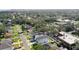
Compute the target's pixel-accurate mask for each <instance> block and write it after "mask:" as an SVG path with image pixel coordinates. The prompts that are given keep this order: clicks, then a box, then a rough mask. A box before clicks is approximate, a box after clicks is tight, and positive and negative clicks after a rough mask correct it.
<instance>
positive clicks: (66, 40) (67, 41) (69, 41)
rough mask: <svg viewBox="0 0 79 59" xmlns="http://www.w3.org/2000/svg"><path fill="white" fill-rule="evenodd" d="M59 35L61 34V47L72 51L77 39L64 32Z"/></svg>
mask: <svg viewBox="0 0 79 59" xmlns="http://www.w3.org/2000/svg"><path fill="white" fill-rule="evenodd" d="M60 34H62V36H59V39H60V40H61V41H62V43H63V45H64V46H66V47H68V48H69V49H72V46H74V45H75V42H76V41H77V40H79V38H77V37H75V36H73V35H71V34H69V33H66V32H60Z"/></svg>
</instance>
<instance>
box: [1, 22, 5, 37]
mask: <svg viewBox="0 0 79 59" xmlns="http://www.w3.org/2000/svg"><path fill="white" fill-rule="evenodd" d="M4 32H5V25H4V24H3V23H0V37H1V36H2V33H4Z"/></svg>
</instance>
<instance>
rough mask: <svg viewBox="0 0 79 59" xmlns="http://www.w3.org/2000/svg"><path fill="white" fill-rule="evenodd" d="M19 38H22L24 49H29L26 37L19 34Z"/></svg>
mask: <svg viewBox="0 0 79 59" xmlns="http://www.w3.org/2000/svg"><path fill="white" fill-rule="evenodd" d="M20 39H21V40H22V42H23V45H24V47H25V49H26V50H30V47H29V45H28V44H29V42H28V40H27V39H26V37H25V35H23V34H20Z"/></svg>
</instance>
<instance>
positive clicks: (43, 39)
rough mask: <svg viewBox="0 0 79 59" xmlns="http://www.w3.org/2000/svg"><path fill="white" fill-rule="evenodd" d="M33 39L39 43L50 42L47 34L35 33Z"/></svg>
mask: <svg viewBox="0 0 79 59" xmlns="http://www.w3.org/2000/svg"><path fill="white" fill-rule="evenodd" d="M33 40H34V41H35V42H36V43H38V44H47V43H48V37H47V36H46V35H35V37H34V38H33Z"/></svg>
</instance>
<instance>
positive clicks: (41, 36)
mask: <svg viewBox="0 0 79 59" xmlns="http://www.w3.org/2000/svg"><path fill="white" fill-rule="evenodd" d="M44 38H48V37H47V36H46V35H36V36H35V39H36V40H37V39H38V40H39V39H44Z"/></svg>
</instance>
